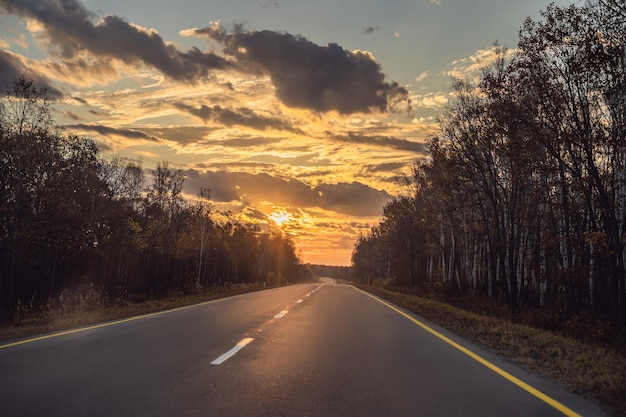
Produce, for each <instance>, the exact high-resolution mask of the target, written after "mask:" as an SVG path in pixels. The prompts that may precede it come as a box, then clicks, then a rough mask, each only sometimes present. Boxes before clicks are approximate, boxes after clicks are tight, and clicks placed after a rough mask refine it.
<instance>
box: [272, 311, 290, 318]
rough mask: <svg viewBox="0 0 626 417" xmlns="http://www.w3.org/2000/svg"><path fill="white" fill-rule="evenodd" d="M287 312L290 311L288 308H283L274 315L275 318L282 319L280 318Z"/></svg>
mask: <svg viewBox="0 0 626 417" xmlns="http://www.w3.org/2000/svg"><path fill="white" fill-rule="evenodd" d="M287 313H289V311H288V310H283V311H281V312H280V313H278V314H276V315H275V316H274V318H275V319H280V318H282V317H284V316H285V314H287Z"/></svg>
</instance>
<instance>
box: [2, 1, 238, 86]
mask: <svg viewBox="0 0 626 417" xmlns="http://www.w3.org/2000/svg"><path fill="white" fill-rule="evenodd" d="M0 6H1V7H2V8H3V9H4V10H6V11H7V12H8V13H11V14H16V15H19V16H22V17H28V18H31V19H36V20H37V21H39V22H40V23H41V24H42V25H43V26H44V27H45V29H46V31H47V33H48V36H49V38H50V41H51V42H52V44H53V45H55V46H56V48H57V53H58V54H60V55H61V56H62V57H63V58H64V59H72V58H75V57H76V56H77V55H78V54H79V52H81V51H83V50H87V51H89V52H90V53H91V54H93V55H95V56H104V57H111V58H116V59H120V60H122V61H124V62H126V63H131V64H132V63H137V62H143V63H145V64H147V65H150V66H152V67H154V68H156V69H158V70H159V71H161V72H162V73H163V74H165V75H167V76H169V77H171V78H173V79H176V80H184V81H194V80H198V79H200V78H203V77H207V76H208V74H209V71H210V70H211V69H223V68H227V67H229V66H230V64H229V63H228V62H227V61H226V60H225V59H224V58H223V57H220V56H218V55H215V54H213V53H210V52H209V53H205V52H201V51H200V50H199V49H197V48H192V49H190V50H189V51H186V52H183V51H179V50H178V49H176V47H175V46H173V45H172V44H167V43H165V42H164V41H163V39H162V38H161V36H159V34H158V33H157V32H156V31H148V30H144V29H141V28H139V27H137V26H135V25H131V24H130V23H128V22H126V21H125V20H123V19H122V18H120V17H117V16H112V15H108V16H104V17H103V18H102V19H100V20H99V21H98V22H97V23H93V21H92V19H93V18H94V17H95V16H94V15H93V14H92V13H91V12H89V11H87V10H86V9H85V7H84V6H83V5H82V4H81V3H80V2H78V1H77V0H0Z"/></svg>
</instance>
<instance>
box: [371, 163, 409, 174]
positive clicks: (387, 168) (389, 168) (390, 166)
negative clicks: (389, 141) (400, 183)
mask: <svg viewBox="0 0 626 417" xmlns="http://www.w3.org/2000/svg"><path fill="white" fill-rule="evenodd" d="M404 168H406V164H405V163H402V162H388V163H384V164H372V165H365V166H364V167H363V169H362V170H361V173H362V174H363V175H365V174H371V173H389V172H400V171H401V170H402V169H404Z"/></svg>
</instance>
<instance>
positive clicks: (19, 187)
mask: <svg viewBox="0 0 626 417" xmlns="http://www.w3.org/2000/svg"><path fill="white" fill-rule="evenodd" d="M146 177H149V178H146ZM184 181H185V176H184V175H183V173H182V172H181V171H180V170H174V169H172V168H170V167H169V166H168V164H167V163H165V162H163V163H160V164H159V165H158V166H157V167H156V169H155V170H153V171H152V172H151V175H147V174H146V173H144V170H143V169H142V168H141V167H140V166H138V165H136V164H133V163H132V162H124V161H122V160H121V159H120V158H116V157H113V158H109V159H106V158H104V157H103V156H102V155H101V154H100V152H99V150H98V147H97V146H96V145H95V143H94V142H93V141H91V140H87V139H84V138H80V137H77V136H75V135H72V134H65V133H63V132H62V131H61V130H60V129H59V128H57V127H55V125H54V123H53V120H52V116H51V108H50V105H49V103H48V102H47V101H46V97H45V91H44V90H40V89H38V88H37V87H36V86H34V85H33V83H32V82H31V81H27V80H25V79H23V78H20V79H18V80H15V82H14V84H13V85H12V86H11V87H10V91H9V92H8V94H7V96H6V98H5V99H4V101H3V102H2V104H1V107H0V312H3V313H5V314H13V313H14V312H15V311H16V309H17V310H18V311H19V310H20V308H23V307H24V306H29V307H30V308H31V309H35V310H36V309H37V308H43V306H50V304H51V303H54V302H55V301H56V302H61V303H63V302H80V303H92V304H98V303H109V302H116V301H119V300H132V299H133V298H135V297H139V296H142V297H143V296H146V295H147V296H161V295H166V294H172V293H189V292H194V291H197V290H199V289H201V288H207V287H211V286H214V285H232V284H241V283H246V284H251V283H255V282H256V283H259V284H260V285H263V283H265V285H277V284H281V283H284V282H286V281H287V280H289V281H293V280H298V279H303V278H304V277H305V274H304V273H305V271H304V269H303V266H302V265H301V262H300V260H299V259H298V257H297V256H296V251H295V248H294V245H293V243H292V242H291V240H290V239H288V238H286V237H284V236H283V235H282V234H280V233H263V232H261V231H260V230H259V228H258V227H257V226H254V225H251V224H241V223H240V222H237V221H235V220H233V219H232V218H230V217H229V216H228V215H226V214H224V213H215V212H214V211H213V207H212V205H211V203H210V200H209V198H210V193H209V191H208V190H205V189H203V190H200V192H199V195H198V198H197V200H195V201H186V200H185V199H183V196H182V194H181V193H182V189H183V184H184ZM72 297H73V298H74V299H73V300H68V298H72ZM64 298H65V299H64Z"/></svg>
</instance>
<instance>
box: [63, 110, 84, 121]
mask: <svg viewBox="0 0 626 417" xmlns="http://www.w3.org/2000/svg"><path fill="white" fill-rule="evenodd" d="M61 114H62V115H63V116H65V117H67V118H68V119H72V120H80V116H79V115H77V114H76V113H74V112H71V111H69V110H66V111H63V112H61Z"/></svg>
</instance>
